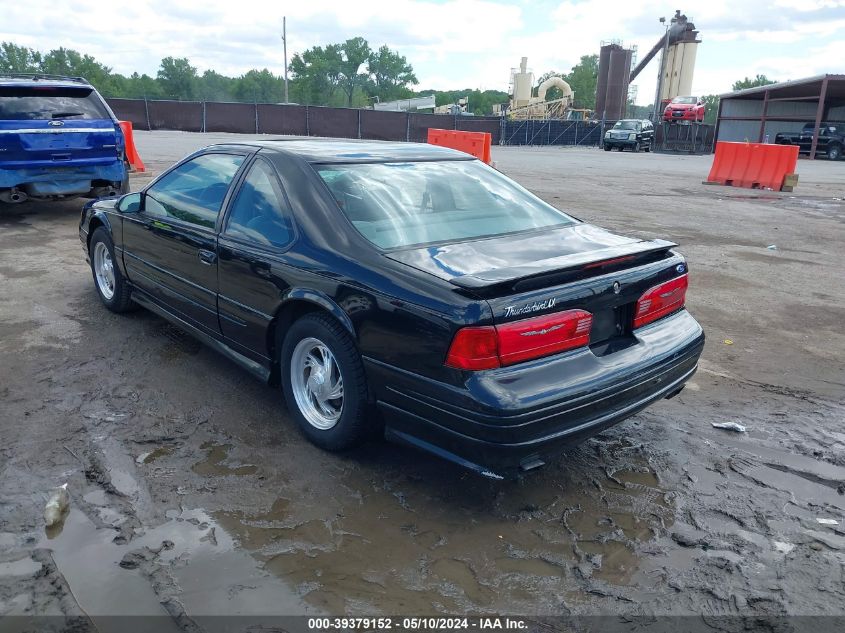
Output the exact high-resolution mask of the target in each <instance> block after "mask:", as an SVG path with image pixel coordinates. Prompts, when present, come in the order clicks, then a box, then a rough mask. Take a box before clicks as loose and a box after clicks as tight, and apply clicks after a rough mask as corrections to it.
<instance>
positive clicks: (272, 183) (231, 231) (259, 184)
mask: <svg viewBox="0 0 845 633" xmlns="http://www.w3.org/2000/svg"><path fill="white" fill-rule="evenodd" d="M225 232H226V235H227V236H229V237H233V238H237V239H240V240H243V241H246V242H250V243H253V244H257V245H259V246H274V247H278V248H282V247H284V246H286V245H288V244H289V243H290V241H291V239H292V238H293V231H292V229H291V222H290V214H289V212H288V206H287V202H286V200H285V196H284V194H283V193H282V188H281V186H280V185H279V179H278V178H277V177H276V173H275V170H274V169H273V167H271V166H270V165H269V164H268V163H267V161H265V160H262V159H258V160H256V161H255V163H254V164H253V165H252V167H250V170H249V173H248V174H247V175H246V178H244V181H243V184H241V187H240V190H239V191H238V194H237V197H236V198H235V203H234V204H233V205H232V212H231V213H230V214H229V220H228V222H227V223H226V231H225Z"/></svg>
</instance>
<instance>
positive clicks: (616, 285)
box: [613, 281, 622, 295]
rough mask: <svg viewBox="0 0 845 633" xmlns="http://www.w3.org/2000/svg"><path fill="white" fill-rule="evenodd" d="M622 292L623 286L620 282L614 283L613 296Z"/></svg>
mask: <svg viewBox="0 0 845 633" xmlns="http://www.w3.org/2000/svg"><path fill="white" fill-rule="evenodd" d="M620 292H622V284H620V283H619V282H618V281H614V282H613V294H616V295H618V294H619V293H620Z"/></svg>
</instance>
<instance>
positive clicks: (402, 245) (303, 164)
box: [79, 140, 704, 478]
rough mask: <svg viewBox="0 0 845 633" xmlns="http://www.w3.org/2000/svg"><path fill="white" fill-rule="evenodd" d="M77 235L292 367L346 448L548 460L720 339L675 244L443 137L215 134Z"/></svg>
mask: <svg viewBox="0 0 845 633" xmlns="http://www.w3.org/2000/svg"><path fill="white" fill-rule="evenodd" d="M79 236H80V238H81V240H82V244H83V247H84V249H85V253H86V256H87V257H88V259H89V261H90V263H91V269H92V272H93V277H94V285H95V287H96V289H97V293H98V294H99V296H100V299H101V300H102V302H103V303H104V304H105V306H106V307H107V308H109V309H110V310H113V311H115V312H124V311H126V310H129V309H130V308H131V307H133V305H135V304H140V305H141V306H144V307H146V308H148V309H150V310H152V311H154V312H156V313H158V314H159V315H161V316H163V317H164V318H166V319H168V320H170V321H172V322H174V323H176V324H177V325H178V326H179V327H180V328H182V329H184V330H186V331H188V332H190V333H191V334H193V335H194V336H196V337H197V338H199V339H201V340H202V341H204V342H205V343H207V344H208V345H210V346H212V347H214V348H215V349H217V350H218V351H220V352H222V353H223V354H225V355H226V356H228V357H229V358H231V359H232V360H234V361H235V362H236V363H238V364H239V365H241V366H242V367H244V368H245V369H247V370H248V371H250V372H252V373H253V374H255V375H256V376H258V377H259V378H260V379H261V380H264V381H267V382H269V383H271V384H280V385H281V387H282V390H283V392H284V397H285V401H286V402H287V405H288V407H289V409H290V411H291V413H292V415H293V417H294V418H295V419H296V421H297V423H298V424H299V426H300V427H301V429H302V431H303V432H304V434H305V435H306V436H307V437H308V438H309V439H310V440H311V441H312V442H314V443H315V444H317V445H318V446H320V447H323V448H325V449H329V450H340V449H345V448H348V447H350V446H352V445H353V444H355V443H356V442H357V441H359V440H361V439H362V438H364V437H365V436H366V435H368V434H369V433H371V432H373V431H378V432H383V433H384V435H385V436H386V437H387V438H388V439H390V440H393V441H397V442H403V443H406V444H410V445H412V446H415V447H418V448H421V449H424V450H426V451H430V452H432V453H435V454H437V455H439V456H441V457H444V458H446V459H449V460H452V461H454V462H457V463H459V464H461V465H463V466H465V467H468V468H470V469H473V470H475V471H477V472H479V473H481V474H483V475H486V476H488V477H493V478H500V477H502V476H506V475H510V474H514V473H517V472H519V471H520V470H530V469H532V468H535V467H537V466H541V465H542V464H543V463H544V461H545V460H547V459H548V458H549V457H550V456H552V455H554V454H555V453H556V452H558V451H559V450H560V449H561V448H562V447H563V446H565V445H567V444H571V443H573V442H577V441H579V440H582V439H584V438H587V437H589V436H591V435H594V434H596V433H598V432H600V431H601V430H602V429H605V428H607V427H608V426H611V425H613V424H616V423H618V422H620V421H622V420H624V419H625V418H627V417H629V416H631V415H633V414H634V413H636V412H637V411H640V410H641V409H643V408H644V407H646V406H647V405H649V404H651V403H653V402H655V401H656V400H659V399H661V398H666V397H671V396H673V395H675V394H677V393H678V392H679V391H680V390H681V389H682V388H683V386H684V383H685V382H686V381H687V380H688V379H689V378H690V377H691V376H692V375H693V373H694V372H695V370H696V367H697V363H698V358H699V356H700V354H701V351H702V348H703V345H704V334H703V332H702V329H701V327H700V326H699V324H698V323H697V322H696V321H695V319H693V317H692V316H691V315H690V314H689V313H688V312H687V311H686V309H685V308H684V300H685V294H686V290H687V264H686V261H685V260H684V258H683V257H682V256H681V255H679V254H678V253H677V252H675V251H674V250H673V247H674V246H676V245H675V244H673V243H671V242H666V241H663V240H654V241H644V240H640V239H632V238H628V237H622V236H620V235H616V234H614V233H610V232H608V231H605V230H603V229H600V228H598V227H596V226H593V225H590V224H586V223H584V222H581V221H579V220H577V219H575V218H574V217H571V216H569V215H567V214H565V213H563V212H561V211H559V210H558V209H555V208H554V207H552V206H550V205H548V204H546V203H545V202H543V201H542V200H540V199H539V198H537V197H535V196H534V195H532V194H531V193H529V192H528V191H526V190H525V189H523V188H522V187H520V186H519V185H517V184H515V183H514V182H513V181H511V180H509V179H508V178H506V177H505V176H503V175H502V174H500V173H499V172H497V171H496V170H494V169H492V168H490V167H488V166H487V165H485V164H484V163H482V162H480V161H478V160H476V159H474V158H472V157H470V156H468V155H466V154H463V153H461V152H457V151H453V150H449V149H445V148H441V147H435V146H431V145H420V144H410V143H380V142H356V141H333V140H295V141H281V140H279V141H272V140H267V141H251V142H248V143H238V144H227V145H215V146H211V147H208V148H205V149H203V150H201V151H199V152H196V153H194V154H192V155H191V156H188V157H187V158H185V159H184V160H183V161H181V162H180V163H178V164H176V165H175V166H174V167H172V168H171V169H169V170H168V171H166V172H164V173H163V174H161V175H160V176H159V177H158V178H156V179H155V180H154V181H152V182H151V183H150V184H149V185H148V186H147V187H146V188H144V190H143V191H141V192H137V193H130V194H127V195H124V196H122V197H120V198H112V199H104V200H99V201H96V202H92V203H89V204H88V205H86V207H85V209H84V210H83V212H82V218H81V222H80V227H79ZM377 413H380V414H381V415H378V414H377Z"/></svg>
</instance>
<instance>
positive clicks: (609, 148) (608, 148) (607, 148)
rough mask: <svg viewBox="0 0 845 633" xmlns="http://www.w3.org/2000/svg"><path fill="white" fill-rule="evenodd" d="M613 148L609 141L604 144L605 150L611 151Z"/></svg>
mask: <svg viewBox="0 0 845 633" xmlns="http://www.w3.org/2000/svg"><path fill="white" fill-rule="evenodd" d="M612 149H613V148H612V147H611V146H610V145H608V144H607V143H605V144H604V151H606V152H609V151H610V150H612Z"/></svg>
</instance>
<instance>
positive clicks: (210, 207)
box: [144, 154, 244, 229]
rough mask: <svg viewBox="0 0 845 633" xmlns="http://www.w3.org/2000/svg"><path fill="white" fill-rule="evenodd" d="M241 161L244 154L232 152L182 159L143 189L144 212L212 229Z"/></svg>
mask: <svg viewBox="0 0 845 633" xmlns="http://www.w3.org/2000/svg"><path fill="white" fill-rule="evenodd" d="M243 161H244V157H243V156H238V155H236V154H203V155H202V156H197V157H196V158H194V159H193V160H190V161H188V162H187V163H183V164H182V165H180V166H179V167H177V168H176V169H174V170H173V171H171V172H170V173H168V174H167V175H165V176H164V177H162V178H161V180H159V181H158V182H156V183H155V184H154V185H153V186H152V187H150V188H149V189H147V192H146V200H145V204H144V212H145V213H146V214H148V215H151V216H153V217H157V218H165V219H174V220H180V221H182V222H188V223H189V224H194V225H196V226H201V227H204V228H207V229H214V226H215V224H216V222H217V215H218V213H220V207H221V206H222V205H223V199H224V198H225V197H226V192H227V191H228V190H229V185H231V184H232V179H233V178H234V177H235V174H236V173H237V171H238V168H239V167H240V166H241V163H243Z"/></svg>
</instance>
